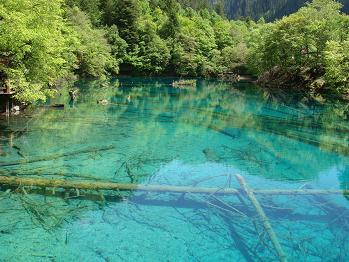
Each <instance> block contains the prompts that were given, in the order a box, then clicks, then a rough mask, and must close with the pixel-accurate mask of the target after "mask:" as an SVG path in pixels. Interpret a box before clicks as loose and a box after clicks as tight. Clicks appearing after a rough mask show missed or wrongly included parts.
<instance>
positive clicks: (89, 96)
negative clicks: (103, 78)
mask: <svg viewBox="0 0 349 262" xmlns="http://www.w3.org/2000/svg"><path fill="white" fill-rule="evenodd" d="M172 80H173V79H170V78H161V79H160V78H157V79H144V78H143V79H142V78H121V79H114V80H113V81H111V82H110V83H99V82H97V81H84V82H82V83H80V84H79V88H80V94H79V98H78V100H77V101H76V102H75V103H70V102H69V98H68V96H67V91H64V90H63V91H62V95H61V96H58V97H57V98H56V99H54V100H52V101H50V103H49V104H57V103H64V104H65V108H64V109H57V108H51V107H49V106H48V105H45V106H40V107H37V108H36V109H35V110H33V111H31V112H28V113H26V114H25V115H20V116H16V117H12V118H10V119H4V118H3V119H2V120H0V164H2V166H1V167H0V173H1V175H14V174H17V175H21V176H25V177H35V178H36V177H46V178H56V179H67V180H69V179H73V180H78V179H87V178H89V179H92V178H93V179H97V180H107V181H114V182H122V183H137V184H156V185H159V184H160V185H176V186H192V187H212V188H226V187H232V188H238V189H239V188H240V185H239V184H238V182H237V180H236V179H235V176H234V175H235V174H241V175H243V176H244V178H245V179H246V181H247V183H248V185H249V187H250V188H253V189H279V190H285V189H304V188H313V189H346V188H347V187H348V184H349V157H348V155H349V139H348V134H349V132H348V131H349V122H348V121H347V120H346V118H347V115H346V113H345V112H344V111H343V110H342V109H343V108H344V106H345V105H341V104H336V103H332V104H327V105H316V104H315V103H310V102H307V100H305V99H301V98H300V97H296V98H295V97H289V96H287V95H285V94H284V95H282V96H280V95H278V96H275V95H273V94H271V93H268V92H266V91H263V90H261V89H259V88H258V87H255V86H251V85H249V84H239V85H235V86H232V85H231V84H226V83H221V82H217V81H199V82H198V86H197V87H196V88H189V89H174V88H172V87H171V86H170V84H171V83H172ZM102 99H106V100H108V102H109V103H108V104H107V105H102V104H98V103H97V101H98V100H102ZM109 146H113V148H108V150H100V149H104V148H106V147H109ZM88 149H91V151H90V152H87V151H88ZM79 150H84V152H85V153H80V154H73V153H74V152H78V151H79ZM57 154H58V155H61V154H65V156H62V155H61V157H57V158H55V159H52V160H48V161H38V162H33V163H22V164H18V165H12V166H6V165H5V164H6V163H10V162H13V161H20V160H22V161H23V160H26V159H27V160H28V159H35V158H41V157H50V156H53V155H57ZM6 190H7V188H2V191H0V261H73V260H77V261H277V260H278V257H277V254H276V252H275V248H274V247H273V245H272V243H271V241H270V238H269V237H268V235H267V234H266V231H265V230H264V228H263V225H262V223H261V220H260V218H259V217H258V215H257V213H256V211H255V209H254V207H253V205H252V204H251V202H250V201H249V199H248V198H247V197H246V196H245V195H243V194H242V195H241V197H240V198H239V197H237V196H235V195H224V196H222V195H217V194H211V195H209V194H191V193H186V194H178V193H154V192H152V193H146V192H140V191H133V192H107V191H103V192H94V191H89V192H76V191H71V192H62V191H61V190H60V189H56V190H55V195H53V192H52V191H53V190H52V189H47V190H46V191H45V192H43V191H41V192H38V191H37V190H36V191H35V190H34V189H31V188H28V187H27V188H24V189H19V190H17V191H19V192H14V190H13V189H12V191H10V192H9V191H8V190H7V191H6ZM77 194H79V195H80V197H77ZM102 195H104V198H103V197H102ZM64 196H65V197H64ZM256 197H257V199H258V201H259V202H260V203H261V206H262V208H263V210H264V211H265V213H266V215H267V217H268V219H269V221H270V224H271V226H272V228H273V230H274V231H275V233H276V235H277V238H278V240H279V242H280V244H281V247H282V249H283V250H284V252H285V253H286V255H287V258H288V260H289V261H348V260H349V242H348V241H347V238H348V235H349V234H348V233H349V210H348V208H349V203H348V200H347V198H346V196H343V195H342V194H338V195H322V196H320V195H314V196H297V195H286V196H285V195H274V196H264V195H256Z"/></svg>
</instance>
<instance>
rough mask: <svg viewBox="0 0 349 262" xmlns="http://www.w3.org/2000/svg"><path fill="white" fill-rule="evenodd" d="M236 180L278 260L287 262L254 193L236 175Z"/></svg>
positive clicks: (243, 180)
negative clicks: (271, 244)
mask: <svg viewBox="0 0 349 262" xmlns="http://www.w3.org/2000/svg"><path fill="white" fill-rule="evenodd" d="M236 178H237V180H238V181H239V183H240V185H241V187H242V188H243V190H244V191H245V193H246V195H247V197H248V198H249V199H250V201H251V202H252V204H253V206H254V207H255V209H256V211H257V213H258V216H259V218H260V220H261V221H262V224H263V227H264V229H265V231H266V232H267V233H268V235H269V237H270V240H271V242H272V243H273V246H274V248H275V250H276V253H277V255H278V257H279V260H280V261H282V262H286V261H287V257H286V255H285V253H284V251H283V250H282V247H281V245H280V243H279V240H278V238H277V236H276V234H275V232H274V230H273V228H272V227H271V224H270V222H269V219H268V217H267V215H266V214H265V212H264V210H263V208H262V206H261V204H260V203H259V201H258V200H257V198H256V197H255V195H254V193H253V192H252V190H251V189H250V188H249V187H248V185H247V183H246V181H245V179H244V178H243V177H242V176H240V175H236Z"/></svg>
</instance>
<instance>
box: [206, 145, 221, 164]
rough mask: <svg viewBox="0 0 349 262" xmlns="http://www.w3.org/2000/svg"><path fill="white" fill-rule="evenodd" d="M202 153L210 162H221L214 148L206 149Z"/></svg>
mask: <svg viewBox="0 0 349 262" xmlns="http://www.w3.org/2000/svg"><path fill="white" fill-rule="evenodd" d="M202 153H203V154H204V155H205V157H206V159H207V160H208V161H210V162H219V161H220V158H219V156H218V155H217V153H216V152H215V151H214V150H213V149H212V148H205V149H204V150H202Z"/></svg>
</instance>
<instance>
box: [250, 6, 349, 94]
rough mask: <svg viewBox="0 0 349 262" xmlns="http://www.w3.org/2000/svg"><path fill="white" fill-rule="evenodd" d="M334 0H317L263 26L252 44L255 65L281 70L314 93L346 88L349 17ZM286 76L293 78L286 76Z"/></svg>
mask: <svg viewBox="0 0 349 262" xmlns="http://www.w3.org/2000/svg"><path fill="white" fill-rule="evenodd" d="M340 8H341V5H340V4H339V3H337V2H335V1H333V0H314V1H313V2H312V3H311V4H308V6H307V7H304V8H301V9H300V10H299V11H298V12H297V13H295V14H292V15H290V16H288V17H285V18H283V19H282V20H279V21H277V22H276V23H274V24H268V25H265V26H262V27H260V28H259V32H257V35H258V37H256V38H255V39H258V41H254V46H253V47H251V48H250V58H251V59H250V61H251V67H253V68H255V70H256V72H257V73H259V74H262V73H263V72H266V71H273V72H274V73H275V72H276V71H277V73H278V75H279V76H280V74H281V75H284V76H285V75H289V76H290V77H292V79H293V80H295V79H297V80H298V81H300V82H301V83H302V84H306V86H307V87H310V88H311V91H313V92H314V93H320V92H323V91H324V89H325V88H331V89H330V90H331V91H334V90H335V89H336V88H339V90H338V89H336V90H335V91H345V90H343V89H345V88H347V86H348V81H349V67H348V61H349V49H348V48H347V47H348V40H349V18H348V16H346V15H343V14H341V13H340ZM285 80H289V79H287V78H285Z"/></svg>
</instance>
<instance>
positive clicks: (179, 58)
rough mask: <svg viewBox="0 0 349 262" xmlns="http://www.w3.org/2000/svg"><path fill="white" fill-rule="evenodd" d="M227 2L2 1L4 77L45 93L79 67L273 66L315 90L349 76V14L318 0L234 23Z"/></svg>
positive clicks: (31, 93) (83, 71)
mask: <svg viewBox="0 0 349 262" xmlns="http://www.w3.org/2000/svg"><path fill="white" fill-rule="evenodd" d="M223 6H224V2H223V1H215V5H214V10H216V11H214V10H212V8H208V7H210V3H209V2H208V1H205V0H203V1H190V0H188V1H185V0H179V1H176V0H106V1H101V0H65V1H64V0H52V1H50V2H47V1H43V0H3V1H2V2H1V4H0V85H1V86H6V87H10V88H12V89H13V90H15V91H17V98H18V99H19V100H22V101H29V102H30V101H36V100H40V99H41V100H44V99H45V98H46V97H47V96H48V95H51V94H53V93H54V90H55V88H53V87H56V86H58V85H60V84H61V83H62V79H70V78H71V77H72V75H80V76H84V77H102V78H103V77H105V76H107V75H115V74H117V73H119V72H121V73H136V74H146V75H160V74H169V75H179V76H192V77H195V76H197V77H216V76H219V75H221V74H224V73H226V72H235V73H241V72H243V73H244V72H250V73H251V72H253V73H255V74H257V75H262V74H263V73H264V72H268V71H271V70H275V68H277V71H278V73H280V72H281V73H282V74H285V73H287V74H290V75H293V76H297V77H296V78H297V79H299V78H303V79H308V80H309V81H308V83H307V84H306V85H305V86H310V87H311V90H312V91H314V92H320V91H321V90H323V89H324V88H331V90H336V91H340V92H343V91H345V88H346V87H347V83H348V64H349V62H348V57H349V55H348V50H349V49H348V45H349V43H348V42H349V38H348V35H349V33H348V25H349V22H348V16H346V15H343V14H341V13H340V11H339V10H340V8H341V6H340V4H338V3H337V2H335V1H333V0H314V2H313V3H312V4H309V5H308V6H307V7H304V8H302V9H301V10H300V11H299V12H297V13H295V14H292V15H290V16H289V17H285V18H283V19H282V20H279V21H276V22H275V23H265V22H264V19H261V20H259V21H258V22H257V23H256V22H253V21H252V20H248V19H247V20H246V19H245V20H237V21H229V20H228V19H226V18H225V17H224V14H223Z"/></svg>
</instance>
